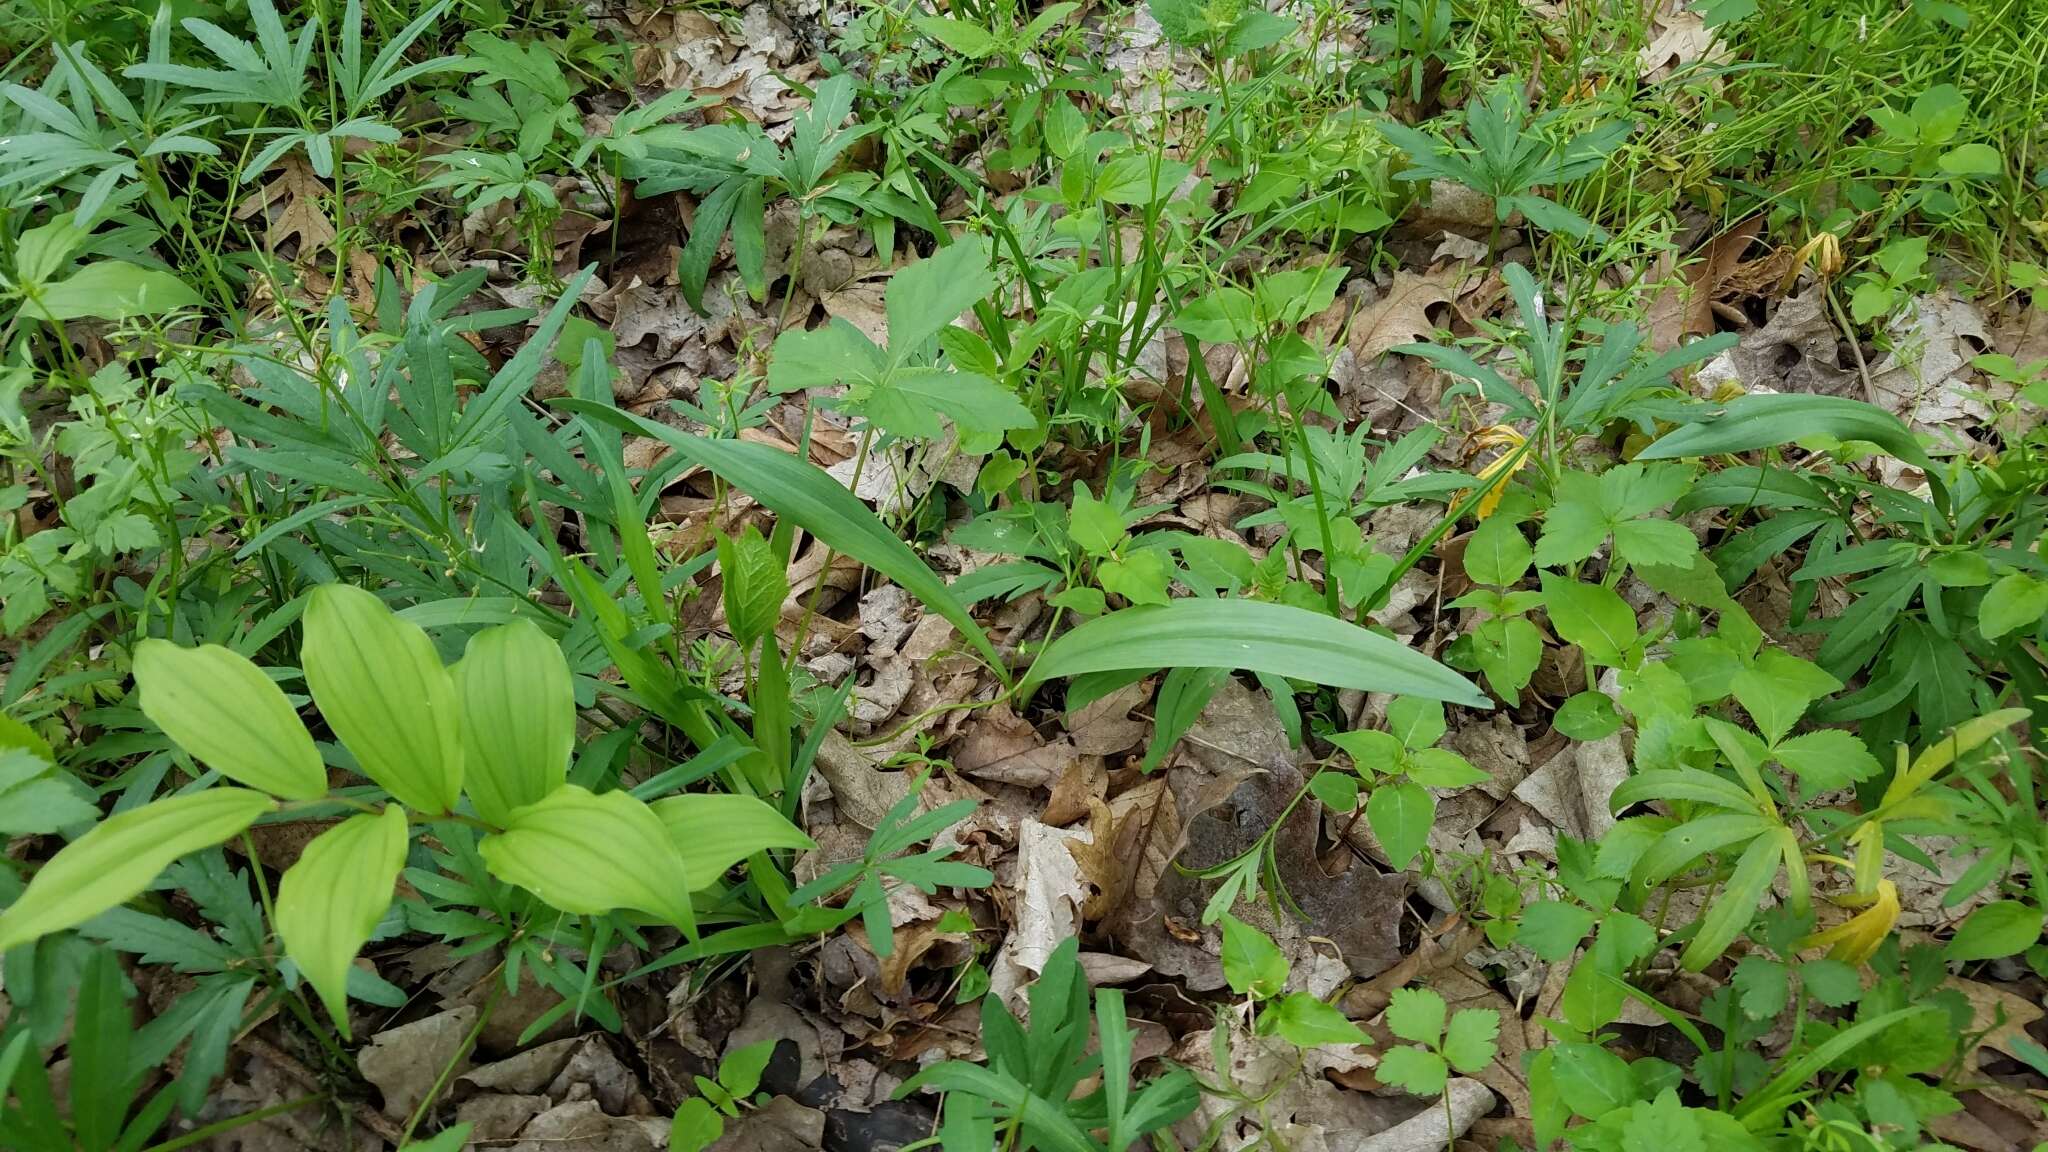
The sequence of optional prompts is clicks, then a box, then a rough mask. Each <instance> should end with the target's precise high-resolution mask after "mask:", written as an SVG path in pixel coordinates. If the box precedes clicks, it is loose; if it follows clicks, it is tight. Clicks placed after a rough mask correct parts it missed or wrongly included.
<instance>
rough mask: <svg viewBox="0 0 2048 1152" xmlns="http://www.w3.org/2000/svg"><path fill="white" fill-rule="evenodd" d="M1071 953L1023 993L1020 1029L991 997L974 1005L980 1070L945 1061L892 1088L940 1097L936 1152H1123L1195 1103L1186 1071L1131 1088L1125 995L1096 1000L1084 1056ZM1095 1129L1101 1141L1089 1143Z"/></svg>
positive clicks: (1108, 992)
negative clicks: (996, 1150)
mask: <svg viewBox="0 0 2048 1152" xmlns="http://www.w3.org/2000/svg"><path fill="white" fill-rule="evenodd" d="M1079 952H1080V946H1079V942H1078V941H1076V940H1075V939H1073V938H1072V937H1068V938H1067V939H1065V940H1063V941H1061V942H1060V944H1059V946H1058V947H1057V948H1055V949H1053V952H1052V954H1051V956H1049V957H1048V958H1047V959H1046V962H1045V968H1044V970H1043V971H1042V972H1041V973H1040V974H1039V977H1038V980H1037V982H1036V983H1034V984H1033V985H1032V986H1031V991H1030V994H1029V995H1030V1005H1031V1012H1030V1016H1029V1017H1028V1022H1026V1023H1019V1022H1018V1020H1017V1018H1016V1017H1015V1016H1013V1015H1011V1013H1010V1011H1009V1009H1007V1008H1005V1007H1004V1006H1003V1005H1002V1003H1001V1002H1000V1001H999V1000H997V998H995V997H993V996H987V997H983V998H982V1002H981V1003H982V1011H981V1019H982V1046H983V1047H984V1048H985V1049H986V1050H987V1052H988V1063H987V1065H985V1066H984V1065H978V1064H968V1063H966V1062H964V1061H958V1060H949V1061H946V1062H945V1063H941V1064H936V1065H933V1066H932V1067H930V1068H927V1069H925V1070H924V1071H922V1072H920V1073H918V1074H917V1075H916V1076H913V1077H911V1078H910V1079H909V1080H908V1081H905V1082H904V1084H903V1087H901V1088H899V1089H898V1090H897V1094H898V1095H899V1096H903V1095H908V1094H910V1093H912V1092H915V1091H918V1090H919V1089H923V1088H935V1089H938V1090H940V1091H943V1092H945V1093H946V1094H947V1095H946V1105H945V1115H944V1118H943V1120H942V1121H941V1124H940V1129H939V1143H940V1146H941V1147H943V1148H945V1149H946V1150H947V1152H971V1150H978V1149H983V1148H990V1147H995V1146H997V1142H998V1141H1000V1142H1001V1143H1002V1144H1003V1145H1005V1146H1013V1145H1014V1146H1021V1147H1040V1148H1060V1149H1068V1150H1071V1152H1087V1150H1090V1149H1100V1150H1103V1152H1124V1149H1126V1148H1128V1147H1129V1146H1130V1145H1131V1144H1132V1143H1133V1142H1134V1141H1136V1140H1139V1139H1141V1138H1143V1137H1145V1136H1147V1135H1149V1134H1151V1133H1154V1132H1157V1131H1159V1130H1160V1129H1163V1128H1165V1127H1167V1126H1168V1125H1171V1124H1172V1123H1174V1122H1175V1121H1177V1120H1179V1119H1180V1118H1181V1117H1183V1116H1186V1115H1187V1114H1188V1113H1190V1112H1192V1111H1194V1109H1195V1105H1196V1103H1197V1101H1198V1098H1199V1097H1198V1093H1197V1091H1196V1087H1195V1081H1194V1078H1193V1077H1192V1076H1190V1075H1189V1074H1188V1072H1187V1071H1186V1070H1185V1069H1181V1068H1174V1069H1170V1070H1169V1071H1167V1072H1166V1073H1164V1074H1163V1075H1160V1076H1156V1077H1154V1078H1152V1079H1150V1080H1147V1081H1143V1082H1135V1077H1134V1072H1135V1069H1134V1068H1133V1067H1132V1060H1131V1045H1132V1034H1131V1030H1130V1025H1129V1023H1128V1021H1127V1019H1126V1017H1125V1015H1124V998H1123V993H1122V992H1120V991H1118V990H1116V989H1113V988H1105V989H1102V990H1100V991H1098V992H1096V994H1095V1011H1094V1012H1093V1014H1092V1023H1093V1026H1094V1027H1093V1031H1094V1034H1095V1036H1096V1038H1097V1039H1098V1041H1099V1049H1098V1051H1097V1052H1096V1053H1095V1054H1094V1055H1088V1054H1087V1049H1088V1040H1089V1034H1090V1024H1091V1014H1090V1012H1089V1010H1088V980H1087V976H1086V974H1085V973H1083V972H1082V970H1081V963H1080V959H1079ZM1097 1072H1100V1074H1101V1081H1102V1082H1101V1084H1100V1085H1099V1086H1098V1087H1096V1088H1094V1089H1093V1090H1091V1091H1089V1092H1088V1093H1086V1094H1084V1095H1080V1096H1076V1090H1077V1089H1078V1088H1079V1086H1080V1084H1081V1083H1082V1081H1084V1080H1086V1079H1088V1078H1089V1077H1090V1076H1093V1075H1095V1074H1096V1073H1097ZM998 1126H1000V1132H1001V1135H998V1134H997V1132H998ZM1095 1131H1101V1132H1102V1133H1104V1138H1103V1139H1097V1138H1096V1137H1095V1136H1094V1135H1092V1133H1093V1132H1095ZM1019 1141H1021V1142H1022V1143H1021V1144H1019Z"/></svg>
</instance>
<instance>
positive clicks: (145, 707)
mask: <svg viewBox="0 0 2048 1152" xmlns="http://www.w3.org/2000/svg"><path fill="white" fill-rule="evenodd" d="M135 685H136V687H137V688H139V689H140V690H141V695H142V714H143V715H144V716H147V717H149V719H150V721H151V722H152V723H154V724H155V725H156V726H157V727H159V728H161V729H163V730H164V735H166V736H169V737H170V738H171V739H172V740H174V741H176V742H177V745H178V747H180V748H183V749H184V750H185V751H186V752H187V753H188V754H190V755H191V756H192V758H193V759H195V760H198V761H200V762H201V763H203V764H205V765H207V766H208V767H210V768H212V769H213V770H215V771H216V772H219V773H220V774H221V775H223V776H226V777H227V778H228V779H230V780H233V781H235V782H236V783H238V784H247V785H248V786H249V787H251V788H261V789H262V790H263V791H265V792H268V793H270V794H271V795H273V796H282V797H284V798H285V799H287V800H311V799H313V798H314V797H316V796H321V795H324V794H325V793H326V792H327V770H326V769H325V768H324V767H322V766H321V763H320V750H319V749H318V748H315V747H314V746H313V736H312V734H311V733H309V732H307V731H306V725H305V724H304V723H303V722H302V721H300V719H299V714H298V713H297V712H295V711H293V709H292V705H291V701H289V700H287V699H285V695H284V690H283V689H281V688H279V687H278V686H277V683H276V682H275V681H273V680H272V679H271V678H270V677H268V676H265V675H264V674H263V670H262V669H261V668H258V667H256V665H255V664H254V663H252V662H251V661H250V660H249V658H248V657H246V656H243V655H242V654H241V653H239V652H235V651H232V650H230V649H227V648H223V647H221V646H220V645H218V644H207V645H204V646H202V647H199V648H180V647H178V646H177V645H176V644H173V643H171V642H170V641H168V640H144V641H143V642H142V643H141V644H139V645H137V646H136V648H135Z"/></svg>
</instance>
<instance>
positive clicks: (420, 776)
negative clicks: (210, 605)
mask: <svg viewBox="0 0 2048 1152" xmlns="http://www.w3.org/2000/svg"><path fill="white" fill-rule="evenodd" d="M301 659H302V660H303V661H304V663H305V665H306V684H307V686H308V687H310V688H311V689H312V690H313V700H314V702H315V703H317V704H319V705H320V714H321V715H322V716H325V717H326V718H327V725H328V727H330V728H332V729H334V734H335V735H337V736H339V737H341V742H342V743H343V744H346V745H347V746H348V750H349V751H350V752H352V753H354V754H355V758H356V763H357V764H359V765H361V766H362V769H363V774H364V775H365V776H368V777H369V778H370V779H372V780H374V781H376V782H377V783H378V784H380V785H382V786H383V787H384V790H385V791H387V792H389V793H391V795H393V796H394V797H396V798H397V799H398V801H399V803H401V804H404V805H405V806H406V807H408V808H412V809H415V810H417V811H420V812H425V813H428V814H430V815H435V816H438V815H440V814H442V813H444V812H447V811H449V810H450V809H452V808H454V807H455V798H456V796H457V795H458V794H459V793H460V792H461V790H462V744H461V741H460V739H459V731H460V724H459V719H460V718H459V716H458V714H457V712H456V706H457V705H456V700H457V697H456V692H455V680H454V678H453V677H451V676H450V675H449V674H448V670H447V669H446V668H443V667H442V666H441V657H440V656H439V655H438V654H437V653H436V652H435V651H434V642H433V641H431V640H429V639H427V634H426V633H425V632H423V631H421V630H420V628H419V626H418V625H416V624H412V623H409V622H407V621H404V620H400V619H399V618H398V617H397V616H396V615H394V614H393V613H392V611H391V610H390V609H389V608H386V607H385V606H384V603H383V602H382V601H380V600H378V599H377V598H376V597H375V596H373V595H371V594H370V593H368V592H365V591H364V590H362V589H361V588H354V587H350V586H349V585H346V584H328V585H324V586H322V587H320V588H317V589H315V590H314V591H313V594H312V599H311V601H310V602H309V603H308V604H307V605H306V646H305V650H304V652H303V653H302V654H301Z"/></svg>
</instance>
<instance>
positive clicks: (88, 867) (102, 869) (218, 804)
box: [0, 788, 275, 952]
mask: <svg viewBox="0 0 2048 1152" xmlns="http://www.w3.org/2000/svg"><path fill="white" fill-rule="evenodd" d="M274 804H275V801H273V800H271V798H270V797H268V796H265V795H264V794H263V793H261V792H252V791H250V790H249V789H247V788H209V789H207V790H205V791H204V792H195V793H193V794H191V795H188V796H173V797H170V798H168V799H164V800H157V801H153V802H151V803H148V804H144V805H143V806H142V807H140V808H135V809H132V810H130V811H127V812H123V813H121V814H120V815H118V816H110V817H108V818H107V819H106V820H105V821H103V822H102V823H100V824H99V825H98V826H96V827H94V828H93V829H92V830H91V831H90V832H87V833H86V834H85V835H83V836H80V837H79V838H78V839H76V840H73V841H72V842H71V843H69V844H66V845H65V846H64V847H63V849H62V850H60V851H59V852H58V853H57V854H56V855H55V856H53V857H51V858H50V862H49V863H47V864H45V865H43V867H42V869H41V870H40V871H38V872H37V873H36V875H35V878H34V879H33V880H30V881H29V884H28V889H27V890H26V891H24V892H23V893H22V894H21V899H19V900H16V901H15V902H14V904H13V905H12V906H10V907H9V908H8V909H7V911H6V912H4V913H0V952H5V951H7V950H9V949H11V948H13V947H14V946H15V945H17V944H26V943H28V942H29V941H31V940H35V939H38V938H40V937H43V936H47V935H49V934H50V933H52V932H60V931H62V930H64V929H66V928H73V927H76V926H78V925H80V924H83V923H85V922H86V921H87V920H90V919H92V918H93V917H95V916H97V915H99V914H100V913H102V912H105V911H106V910H107V909H109V908H114V907H117V906H119V905H122V904H125V903H127V902H128V901H130V900H132V899H134V898H135V897H136V896H137V895H140V894H141V892H142V890H143V889H145V888H147V887H149V884H150V881H152V880H155V879H156V877H157V873H159V872H162V871H163V870H164V869H165V868H166V867H168V866H169V865H170V863H171V861H173V860H176V859H177V858H178V857H180V856H183V855H185V854H186V853H187V852H197V851H198V850H200V849H201V848H211V847H213V846H214V845H216V844H219V843H222V842H223V841H225V840H227V839H228V838H229V837H231V836H234V835H235V834H237V833H239V832H241V831H242V830H243V829H244V828H247V827H248V826H249V825H251V824H254V823H255V822H256V818H257V817H258V816H261V815H263V814H264V813H265V812H267V811H269V810H270V809H271V807H272V806H273V805H274Z"/></svg>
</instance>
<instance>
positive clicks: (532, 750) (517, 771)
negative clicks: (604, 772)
mask: <svg viewBox="0 0 2048 1152" xmlns="http://www.w3.org/2000/svg"><path fill="white" fill-rule="evenodd" d="M449 671H450V673H451V674H452V675H453V676H454V678H455V689H456V695H457V696H458V697H459V698H460V700H461V702H462V723H461V729H462V787H463V791H465V792H467V793H468V794H469V800H470V803H472V804H474V805H476V814H477V815H478V816H481V817H482V818H483V819H484V821H485V822H486V823H488V824H492V825H496V826H499V827H502V826H503V825H504V824H505V822H506V820H508V819H509V818H510V817H511V815H512V810H513V809H515V808H520V807H524V806H525V805H528V804H532V803H535V802H536V801H539V800H540V799H542V798H543V797H545V796H546V795H547V794H548V793H550V792H552V791H554V790H555V789H556V788H559V787H561V786H562V783H563V781H564V780H565V779H566V778H567V775H568V771H569V756H570V753H571V752H573V751H574V749H575V744H576V694H575V688H574V686H573V685H572V684H571V683H570V681H569V662H568V661H567V660H566V659H564V658H563V656H562V648H561V646H560V645H559V644H556V643H555V642H554V641H553V640H552V639H550V638H549V637H548V634H547V633H545V632H542V631H541V630H540V628H539V626H538V625H536V624H534V623H533V622H532V621H530V620H515V621H513V622H512V623H510V624H501V625H499V626H497V627H495V628H486V629H484V630H483V631H481V632H478V633H477V634H476V635H475V636H472V637H470V641H469V647H468V648H467V649H466V650H465V651H464V652H463V656H462V659H461V660H460V661H459V662H458V663H456V664H455V666H454V667H453V668H451V669H450V670H449Z"/></svg>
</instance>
